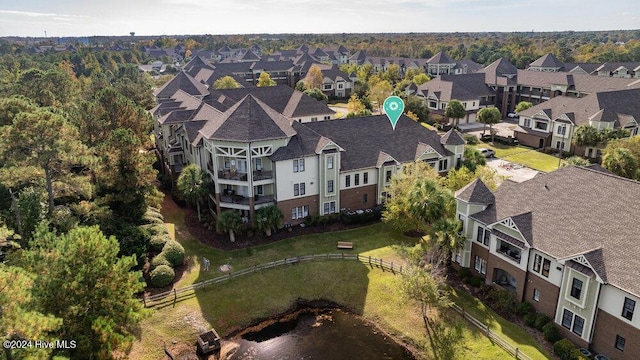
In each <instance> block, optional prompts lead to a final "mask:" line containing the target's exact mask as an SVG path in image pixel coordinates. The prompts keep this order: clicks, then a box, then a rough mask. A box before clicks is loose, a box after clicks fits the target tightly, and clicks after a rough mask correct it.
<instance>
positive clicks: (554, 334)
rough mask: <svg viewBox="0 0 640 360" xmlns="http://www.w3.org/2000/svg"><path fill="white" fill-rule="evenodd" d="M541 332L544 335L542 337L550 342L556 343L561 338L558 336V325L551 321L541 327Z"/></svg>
mask: <svg viewBox="0 0 640 360" xmlns="http://www.w3.org/2000/svg"><path fill="white" fill-rule="evenodd" d="M542 334H543V335H544V338H545V339H547V341H549V342H551V343H556V342H557V341H558V340H560V339H561V338H562V337H561V336H560V330H558V327H557V326H555V325H554V324H553V322H551V321H550V322H548V323H547V324H546V325H545V326H543V327H542Z"/></svg>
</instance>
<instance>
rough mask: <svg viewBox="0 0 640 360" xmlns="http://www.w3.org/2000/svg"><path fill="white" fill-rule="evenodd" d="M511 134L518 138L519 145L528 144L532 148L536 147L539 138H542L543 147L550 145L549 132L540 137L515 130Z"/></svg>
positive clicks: (538, 143)
mask: <svg viewBox="0 0 640 360" xmlns="http://www.w3.org/2000/svg"><path fill="white" fill-rule="evenodd" d="M513 136H514V137H515V138H516V139H518V143H520V145H524V146H530V147H532V148H536V149H538V148H539V147H540V139H543V140H544V142H543V144H542V145H543V147H549V146H551V134H549V135H547V136H546V137H541V136H537V135H533V134H527V133H523V132H517V131H515V132H514V134H513Z"/></svg>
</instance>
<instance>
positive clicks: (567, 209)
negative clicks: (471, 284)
mask: <svg viewBox="0 0 640 360" xmlns="http://www.w3.org/2000/svg"><path fill="white" fill-rule="evenodd" d="M494 196H495V202H494V204H493V205H491V206H489V207H488V208H487V209H486V210H484V211H481V212H479V213H476V214H473V215H471V216H470V217H471V218H473V219H477V220H478V221H480V222H482V223H485V224H492V223H495V222H497V221H499V220H501V219H506V218H509V217H511V218H512V219H513V220H514V222H516V223H517V226H518V228H519V229H520V230H521V232H522V230H523V229H522V228H526V226H525V225H523V224H527V223H530V224H531V228H530V233H529V234H524V233H523V235H524V236H525V237H529V239H527V241H528V242H529V244H530V245H531V246H532V247H533V248H535V249H538V250H540V251H542V252H544V253H546V254H549V255H550V256H553V257H554V258H556V259H566V258H569V257H572V256H575V255H576V254H585V253H588V252H593V251H592V250H593V249H600V250H598V251H595V252H593V254H590V255H589V258H593V259H592V260H590V261H589V262H590V263H591V265H592V266H593V267H595V269H594V270H595V271H596V272H597V273H598V274H599V275H600V276H603V275H602V274H604V278H605V279H606V281H608V282H609V283H611V284H613V285H615V286H617V287H619V288H621V289H624V290H626V291H628V292H630V293H632V294H635V295H636V296H640V282H639V281H637V269H638V268H640V238H639V237H638V219H639V218H640V207H638V204H637V199H638V198H640V182H637V181H633V180H629V179H625V178H622V177H618V176H615V175H611V174H606V173H603V172H599V171H594V170H591V169H589V168H584V167H577V166H567V167H564V168H562V169H559V170H557V171H554V172H551V173H548V174H540V175H538V176H536V177H534V178H533V179H531V180H527V181H525V182H522V183H519V184H513V185H510V186H508V187H505V188H503V187H500V188H498V190H497V191H496V192H495V193H494ZM527 213H530V215H526V216H524V215H523V214H527ZM514 218H515V219H514ZM521 227H522V228H521ZM525 231H526V230H525ZM598 253H599V254H598ZM596 255H597V256H596ZM597 257H600V259H597Z"/></svg>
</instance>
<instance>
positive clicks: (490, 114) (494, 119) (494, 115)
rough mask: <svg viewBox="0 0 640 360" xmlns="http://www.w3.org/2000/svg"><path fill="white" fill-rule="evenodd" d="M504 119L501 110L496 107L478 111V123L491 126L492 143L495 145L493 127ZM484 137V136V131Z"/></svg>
mask: <svg viewBox="0 0 640 360" xmlns="http://www.w3.org/2000/svg"><path fill="white" fill-rule="evenodd" d="M500 119H502V114H500V110H498V109H497V108H495V107H485V108H482V109H480V111H478V122H481V123H483V124H485V127H486V125H487V124H488V125H489V134H491V143H492V144H493V139H494V136H495V134H494V132H493V125H494V124H497V123H499V122H500ZM482 136H484V129H483V130H482Z"/></svg>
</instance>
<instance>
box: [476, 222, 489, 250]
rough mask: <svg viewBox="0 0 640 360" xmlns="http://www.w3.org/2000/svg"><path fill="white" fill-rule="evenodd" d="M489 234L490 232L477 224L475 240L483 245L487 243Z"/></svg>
mask: <svg viewBox="0 0 640 360" xmlns="http://www.w3.org/2000/svg"><path fill="white" fill-rule="evenodd" d="M489 236H491V232H490V231H489V230H487V229H485V228H483V227H481V226H478V233H477V234H476V241H477V242H479V243H480V244H483V245H487V246H488V245H489Z"/></svg>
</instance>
